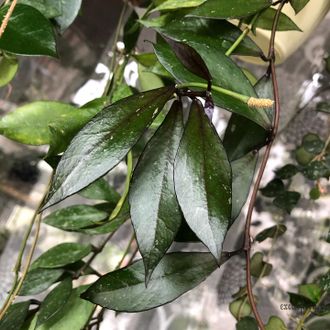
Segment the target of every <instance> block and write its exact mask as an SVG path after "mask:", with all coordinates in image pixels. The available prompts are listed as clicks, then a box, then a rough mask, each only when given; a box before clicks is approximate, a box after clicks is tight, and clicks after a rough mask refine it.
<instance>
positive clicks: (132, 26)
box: [123, 10, 141, 53]
mask: <svg viewBox="0 0 330 330" xmlns="http://www.w3.org/2000/svg"><path fill="white" fill-rule="evenodd" d="M138 19H139V16H138V15H137V13H136V12H135V10H133V12H132V14H131V15H130V17H129V18H128V20H127V22H126V24H125V26H124V36H123V42H124V44H125V51H126V53H130V52H131V51H132V50H133V49H134V47H135V45H136V43H137V40H138V38H139V35H140V32H141V25H140V23H139V22H138Z"/></svg>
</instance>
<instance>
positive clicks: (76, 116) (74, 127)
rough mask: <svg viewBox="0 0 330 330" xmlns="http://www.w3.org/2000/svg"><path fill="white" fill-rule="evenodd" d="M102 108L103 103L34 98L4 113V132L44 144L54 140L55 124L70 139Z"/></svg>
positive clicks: (1, 122)
mask: <svg viewBox="0 0 330 330" xmlns="http://www.w3.org/2000/svg"><path fill="white" fill-rule="evenodd" d="M99 111H100V108H99V107H95V108H90V107H88V108H83V109H76V108H75V107H73V106H71V105H69V104H65V103H60V102H54V101H37V102H32V103H28V104H26V105H23V106H21V107H18V108H17V109H16V110H14V111H13V112H11V113H9V114H7V115H6V116H4V117H2V118H1V120H0V133H1V134H3V135H4V136H6V137H8V138H10V139H12V140H15V141H18V142H21V143H24V144H32V145H43V144H51V143H52V142H53V136H52V131H51V130H50V127H52V128H54V129H57V130H58V131H59V132H60V133H61V138H62V139H65V140H69V141H70V140H71V139H72V137H73V136H74V135H75V134H76V133H77V132H78V131H79V130H80V129H81V128H82V127H83V126H84V125H85V124H86V123H87V122H88V121H89V120H90V119H91V118H92V117H93V116H95V114H96V113H97V112H99ZM62 151H63V150H62Z"/></svg>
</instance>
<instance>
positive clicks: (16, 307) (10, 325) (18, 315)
mask: <svg viewBox="0 0 330 330" xmlns="http://www.w3.org/2000/svg"><path fill="white" fill-rule="evenodd" d="M29 306H30V302H29V301H24V302H19V303H16V304H13V305H11V306H10V307H9V309H8V311H7V312H6V314H5V315H4V317H3V318H2V319H1V320H0V330H18V329H21V327H22V326H23V323H24V320H25V317H26V316H27V313H28V311H29Z"/></svg>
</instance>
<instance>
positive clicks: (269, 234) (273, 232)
mask: <svg viewBox="0 0 330 330" xmlns="http://www.w3.org/2000/svg"><path fill="white" fill-rule="evenodd" d="M285 232H286V226H284V225H282V224H278V225H276V226H273V227H269V228H266V229H264V230H263V231H261V232H260V233H259V234H258V235H257V236H256V241H258V242H263V241H264V240H265V239H267V238H274V239H275V238H277V237H279V236H282V235H283V234H284V233H285Z"/></svg>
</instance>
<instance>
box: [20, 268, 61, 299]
mask: <svg viewBox="0 0 330 330" xmlns="http://www.w3.org/2000/svg"><path fill="white" fill-rule="evenodd" d="M63 273H64V270H63V269H46V268H45V269H40V268H38V269H32V270H30V271H29V272H28V273H27V276H26V278H25V280H24V282H23V286H22V289H21V290H20V293H19V294H20V296H31V295H36V294H39V293H41V292H43V291H45V290H46V289H48V288H49V287H50V286H51V285H52V284H53V283H55V282H56V281H57V280H58V279H59V278H60V277H61V275H62V274H63Z"/></svg>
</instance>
